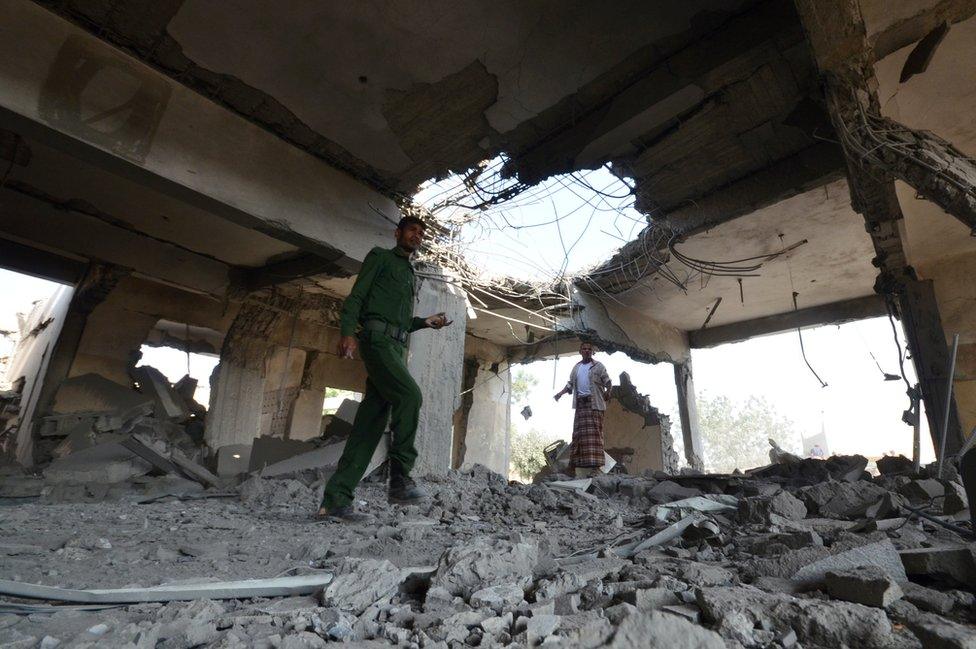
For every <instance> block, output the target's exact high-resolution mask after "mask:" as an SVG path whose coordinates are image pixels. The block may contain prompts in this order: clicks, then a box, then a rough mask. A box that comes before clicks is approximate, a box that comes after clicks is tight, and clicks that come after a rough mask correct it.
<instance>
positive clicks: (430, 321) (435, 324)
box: [424, 313, 454, 329]
mask: <svg viewBox="0 0 976 649" xmlns="http://www.w3.org/2000/svg"><path fill="white" fill-rule="evenodd" d="M453 322H454V321H453V320H448V319H447V315H446V314H444V313H435V314H434V315H431V316H427V317H426V318H424V324H426V325H427V328H428V329H441V328H443V327H446V326H448V325H450V324H452V323H453Z"/></svg>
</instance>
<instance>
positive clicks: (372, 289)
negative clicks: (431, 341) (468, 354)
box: [339, 246, 426, 336]
mask: <svg viewBox="0 0 976 649" xmlns="http://www.w3.org/2000/svg"><path fill="white" fill-rule="evenodd" d="M409 257H410V256H409V254H408V253H406V252H405V251H403V250H402V249H401V248H400V247H399V246H397V247H396V248H392V249H386V248H379V247H377V248H373V249H372V250H370V251H369V254H368V255H366V259H364V260H363V267H362V268H361V269H360V271H359V276H358V277H356V283H355V284H354V285H353V287H352V292H350V293H349V297H347V298H346V301H345V302H344V303H343V305H342V313H341V315H340V317H339V328H340V330H341V333H342V335H343V336H352V335H353V334H354V333H356V327H357V326H358V325H359V324H360V323H362V322H365V321H366V320H380V321H381V322H385V323H387V324H390V325H393V326H394V327H399V328H400V329H403V330H404V331H408V332H413V331H416V330H418V329H423V328H424V327H425V326H426V323H425V322H424V320H423V318H415V317H413V301H414V290H415V286H414V284H415V278H414V272H413V266H412V265H411V263H410V258H409Z"/></svg>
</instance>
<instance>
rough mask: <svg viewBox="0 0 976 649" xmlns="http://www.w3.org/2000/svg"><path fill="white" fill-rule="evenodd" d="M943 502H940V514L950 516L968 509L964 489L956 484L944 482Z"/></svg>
mask: <svg viewBox="0 0 976 649" xmlns="http://www.w3.org/2000/svg"><path fill="white" fill-rule="evenodd" d="M943 484H944V485H945V488H946V492H945V500H943V501H942V513H943V514H947V515H951V514H958V513H959V512H961V511H964V510H966V509H969V497H968V496H967V495H966V489H965V488H963V486H962V485H961V484H959V483H958V482H952V481H946V482H944V483H943Z"/></svg>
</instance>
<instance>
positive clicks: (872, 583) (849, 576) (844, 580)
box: [824, 566, 904, 608]
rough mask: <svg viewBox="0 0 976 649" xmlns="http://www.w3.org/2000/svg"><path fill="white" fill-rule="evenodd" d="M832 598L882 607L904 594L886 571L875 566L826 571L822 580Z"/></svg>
mask: <svg viewBox="0 0 976 649" xmlns="http://www.w3.org/2000/svg"><path fill="white" fill-rule="evenodd" d="M824 583H825V586H826V587H827V592H828V593H829V594H830V596H831V597H833V598H834V599H842V600H844V601H845V602H854V603H855V604H864V605H865V606H874V607H877V608H884V607H886V606H888V605H889V604H891V603H892V602H893V601H895V600H896V599H899V598H901V597H902V595H904V593H903V592H902V590H901V588H900V587H899V586H898V584H897V583H895V580H894V579H892V578H891V577H890V576H889V575H888V573H886V572H885V571H884V570H882V569H881V568H879V567H877V566H859V567H856V568H845V569H841V570H837V571H836V572H835V571H828V572H827V575H826V579H825V580H824Z"/></svg>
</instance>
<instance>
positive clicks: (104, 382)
mask: <svg viewBox="0 0 976 649" xmlns="http://www.w3.org/2000/svg"><path fill="white" fill-rule="evenodd" d="M146 403H152V397H150V396H149V395H145V394H140V393H139V392H137V391H135V390H133V389H132V388H131V387H129V386H126V385H120V384H118V383H116V382H115V381H111V380H109V379H107V378H105V377H104V376H102V375H100V374H81V375H79V376H73V377H71V378H69V379H65V380H64V381H62V382H61V385H59V386H58V391H57V392H56V393H55V395H54V405H53V406H52V407H51V412H53V413H57V414H67V413H76V412H105V411H111V412H116V411H118V412H124V411H128V410H131V409H133V408H137V407H140V406H143V405H144V404H146Z"/></svg>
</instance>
